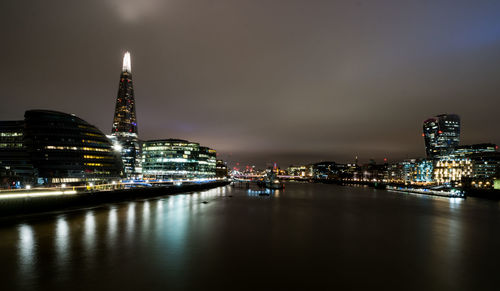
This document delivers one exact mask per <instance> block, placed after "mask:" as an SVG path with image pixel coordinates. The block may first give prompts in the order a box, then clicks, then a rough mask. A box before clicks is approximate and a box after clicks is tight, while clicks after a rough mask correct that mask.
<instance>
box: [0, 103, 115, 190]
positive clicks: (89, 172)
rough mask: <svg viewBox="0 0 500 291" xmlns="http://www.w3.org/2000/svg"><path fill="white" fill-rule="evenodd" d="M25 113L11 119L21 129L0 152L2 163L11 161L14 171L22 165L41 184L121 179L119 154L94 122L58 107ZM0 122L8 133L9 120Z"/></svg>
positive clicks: (34, 181)
mask: <svg viewBox="0 0 500 291" xmlns="http://www.w3.org/2000/svg"><path fill="white" fill-rule="evenodd" d="M24 117H25V119H24V121H15V122H11V123H16V124H18V126H17V128H18V129H17V131H15V132H16V133H15V136H14V138H13V139H12V140H11V141H12V144H11V146H10V148H8V149H6V150H5V151H4V152H3V153H2V154H1V155H0V163H1V164H4V165H6V164H7V163H10V170H11V171H13V170H14V169H19V168H22V169H24V171H25V172H24V173H25V174H26V175H28V174H30V175H31V180H32V181H33V184H41V185H54V184H61V183H72V184H85V183H88V182H93V183H96V184H97V183H106V182H109V181H111V180H118V179H120V177H121V175H122V162H121V159H120V155H119V153H118V152H116V151H115V150H114V149H113V148H112V143H111V141H110V140H108V139H107V138H106V136H105V135H104V134H103V133H102V132H101V131H100V130H99V129H97V128H96V127H95V126H93V125H91V124H89V123H87V122H86V121H84V120H83V119H80V118H78V117H76V116H74V115H71V114H66V113H62V112H57V111H48V110H29V111H26V113H25V115H24ZM1 124H3V126H0V127H1V129H0V131H1V134H0V135H2V134H3V135H5V134H6V132H7V129H6V126H5V124H6V122H2V123H1ZM13 158H16V159H17V160H15V161H14V159H13ZM14 164H16V165H14ZM31 167H32V168H33V170H32V172H31V173H30V172H29V171H30V168H31ZM4 168H5V167H4ZM14 172H17V173H19V170H14Z"/></svg>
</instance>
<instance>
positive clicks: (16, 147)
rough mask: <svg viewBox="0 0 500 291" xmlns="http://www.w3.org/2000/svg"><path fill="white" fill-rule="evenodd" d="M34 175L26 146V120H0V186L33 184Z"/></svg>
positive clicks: (14, 186)
mask: <svg viewBox="0 0 500 291" xmlns="http://www.w3.org/2000/svg"><path fill="white" fill-rule="evenodd" d="M33 175H34V169H33V165H32V164H31V160H30V158H29V155H28V152H27V151H26V147H25V146H24V121H22V120H21V121H0V187H2V188H17V187H22V186H24V185H32V184H33V182H34V180H33Z"/></svg>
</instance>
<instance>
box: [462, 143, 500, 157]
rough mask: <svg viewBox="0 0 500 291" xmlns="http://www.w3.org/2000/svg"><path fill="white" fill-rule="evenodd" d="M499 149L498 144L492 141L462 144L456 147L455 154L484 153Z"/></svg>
mask: <svg viewBox="0 0 500 291" xmlns="http://www.w3.org/2000/svg"><path fill="white" fill-rule="evenodd" d="M497 149H498V146H497V145H495V144H492V143H480V144H471V145H461V146H458V147H456V148H455V150H454V151H453V155H455V156H467V155H472V154H482V153H494V152H496V151H497Z"/></svg>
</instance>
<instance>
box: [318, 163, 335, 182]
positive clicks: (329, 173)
mask: <svg viewBox="0 0 500 291" xmlns="http://www.w3.org/2000/svg"><path fill="white" fill-rule="evenodd" d="M337 174H338V171H337V167H336V163H335V162H329V161H327V162H319V163H315V164H313V165H312V176H313V177H314V178H315V179H331V178H333V177H334V176H336V175H337Z"/></svg>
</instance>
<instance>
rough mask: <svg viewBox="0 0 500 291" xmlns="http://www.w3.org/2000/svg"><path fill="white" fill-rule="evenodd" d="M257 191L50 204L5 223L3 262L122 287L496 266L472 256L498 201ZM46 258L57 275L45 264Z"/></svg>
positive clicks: (317, 189)
mask: <svg viewBox="0 0 500 291" xmlns="http://www.w3.org/2000/svg"><path fill="white" fill-rule="evenodd" d="M331 189H333V190H331ZM328 191H332V192H328ZM260 193H266V190H253V189H242V188H240V189H238V188H231V187H223V188H217V189H212V190H209V191H204V192H197V193H193V194H180V195H172V196H167V197H164V198H160V199H152V200H144V201H135V202H128V203H118V204H113V205H112V206H110V207H109V206H103V207H98V208H94V209H91V210H82V211H81V212H80V213H78V212H73V213H71V214H65V215H57V216H50V215H48V216H46V217H45V218H43V219H40V221H37V220H32V221H30V222H29V223H23V224H20V225H17V226H16V227H14V228H13V229H12V232H13V233H14V235H13V237H15V238H16V239H15V242H13V243H12V244H11V245H12V247H14V248H16V249H17V251H16V252H13V255H12V256H13V259H11V261H9V259H8V258H7V259H6V261H5V262H3V264H4V265H9V266H17V268H11V269H12V270H11V269H7V270H2V271H3V274H4V275H5V276H7V277H8V276H9V272H11V273H12V272H17V273H15V274H14V275H16V276H12V277H15V278H23V281H21V279H16V280H18V282H17V284H18V286H21V285H23V284H25V283H26V284H27V286H29V283H30V282H31V284H33V283H34V282H35V283H36V282H38V281H37V280H41V279H39V278H44V279H43V280H47V281H48V282H50V283H51V284H52V285H53V286H61V288H59V289H60V290H63V289H65V288H62V287H63V285H57V284H63V283H64V282H71V283H72V284H73V283H75V284H77V285H78V286H80V287H81V288H82V289H89V290H90V289H93V287H96V286H104V285H106V284H107V283H106V282H107V280H111V279H112V280H113V282H114V283H113V284H117V286H113V287H116V288H118V289H120V288H121V289H131V288H132V287H130V286H131V285H130V284H133V283H134V282H136V281H137V282H140V284H143V285H142V286H150V285H148V284H153V283H151V282H155V284H158V285H154V286H165V289H168V287H172V288H171V289H184V288H182V287H186V286H191V285H193V284H194V286H198V287H200V286H201V284H202V283H199V284H200V285H196V284H197V283H196V282H204V280H203V278H205V279H206V278H221V277H224V278H226V277H230V278H231V280H233V282H236V284H237V285H238V284H240V286H254V285H252V284H253V283H255V284H257V283H258V281H259V279H258V278H257V279H255V280H251V281H249V280H248V275H244V274H253V273H252V272H255V270H260V269H262V268H265V269H266V270H269V271H272V272H274V273H275V274H277V276H276V278H277V281H276V282H275V283H276V284H277V285H272V284H271V285H270V286H271V287H279V286H281V287H283V288H286V286H287V285H286V284H287V283H286V281H283V280H278V279H279V278H288V277H290V276H291V277H295V278H304V280H305V281H308V282H313V281H314V279H317V278H318V277H316V276H317V275H318V274H321V272H323V270H326V271H325V272H328V273H330V272H336V274H341V275H342V276H345V278H346V279H345V280H346V281H348V282H351V283H352V282H355V283H352V284H362V282H361V283H358V281H357V280H355V279H356V278H357V277H356V276H357V275H354V274H362V275H363V276H365V277H367V279H366V280H364V281H366V282H374V281H376V280H378V278H383V277H384V276H385V275H386V274H387V272H389V273H391V274H392V276H393V277H394V278H406V279H405V280H412V278H417V277H419V279H418V280H417V279H414V280H415V281H414V282H413V285H414V286H420V287H429V286H440V287H444V289H453V288H451V287H456V286H461V284H464V286H470V284H472V282H473V281H467V277H464V276H460V274H463V273H464V272H468V273H471V272H472V273H473V272H477V271H478V270H476V269H480V271H481V272H483V273H488V272H491V271H492V270H490V269H487V268H482V267H481V266H479V265H478V264H474V262H475V260H477V258H481V259H482V260H487V259H488V258H492V259H498V258H499V257H500V251H499V250H497V249H495V248H494V247H492V246H495V245H500V235H498V234H496V232H495V230H496V227H497V226H498V224H495V223H494V222H499V223H500V215H499V207H498V205H497V204H496V203H476V202H475V200H469V199H467V200H464V199H460V198H451V199H448V198H441V197H420V196H415V195H412V196H401V194H399V193H391V192H386V191H374V190H373V189H369V188H361V187H360V188H350V187H339V186H331V185H314V184H311V185H309V184H304V185H302V184H298V185H295V184H294V185H287V188H286V192H285V191H281V190H278V191H270V190H268V191H267V193H268V194H270V196H269V197H263V199H260V198H259V199H256V198H257V197H258V196H259V194H260ZM229 195H231V196H232V198H229V197H228V196H229ZM403 195H404V194H403ZM402 197H403V199H401V198H402ZM267 198H271V199H267ZM274 198H276V199H274ZM278 198H279V199H278ZM8 231H9V229H6V230H4V232H7V233H8ZM5 245H6V244H5V243H4V244H3V245H2V244H0V247H1V246H3V247H2V248H0V254H2V253H1V252H5V253H7V252H8V248H6V247H5ZM488 246H489V248H488ZM5 253H4V254H5ZM382 257H383V260H381V259H380V258H382ZM322 262H326V263H325V264H324V265H322V264H321V263H322ZM384 264H385V265H384ZM405 264H408V266H409V267H408V268H407V269H405V268H399V267H397V266H401V265H405ZM337 266H339V267H338V269H337ZM54 269H55V270H57V276H53V277H51V276H47V275H46V274H51V272H53V270H54ZM114 270H118V271H114ZM343 270H346V272H345V273H342V272H343ZM366 270H370V272H365V271H366ZM122 274H125V275H122ZM221 274H224V276H221ZM415 274H418V276H415ZM342 276H340V275H339V277H338V278H337V279H339V280H343V279H342V278H343V277H342ZM58 277H61V278H65V280H58V279H57V278H58ZM493 277H494V276H492V277H491V278H493ZM36 278H38V279H36ZM43 280H42V282H43ZM213 280H218V279H213ZM221 280H223V279H221ZM299 280H302V279H299ZM433 280H434V281H433ZM436 280H437V281H436ZM54 282H55V283H54ZM92 282H95V284H97V285H92V284H93V283H92ZM120 282H122V283H120ZM422 282H431V283H436V284H431V283H429V285H427V286H426V285H425V283H422ZM484 282H485V281H484V280H483V284H484ZM134 284H135V283H134ZM137 284H139V283H137ZM247 284H248V285H247ZM279 284H284V285H279ZM419 284H420V285H419ZM422 284H424V285H422ZM413 285H411V286H413ZM1 286H2V285H1V283H0V287H1ZM134 286H137V285H134ZM45 287H46V286H45ZM64 287H68V286H67V285H65V286H64ZM254 287H255V288H253V289H258V288H257V287H258V286H254ZM289 287H293V286H289ZM365 287H368V286H365ZM145 288H146V287H145ZM0 289H2V288H0ZM111 289H113V288H111ZM193 289H199V288H193ZM221 289H224V288H221ZM226 289H227V288H226ZM236 289H238V288H236ZM276 289H279V288H276ZM305 289H307V288H305ZM362 289H365V288H362ZM410 289H411V288H410ZM424 289H425V288H424ZM2 290H8V289H2Z"/></svg>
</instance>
